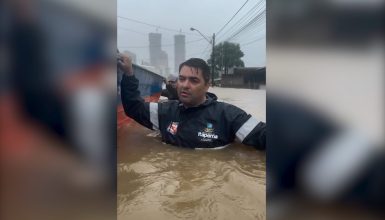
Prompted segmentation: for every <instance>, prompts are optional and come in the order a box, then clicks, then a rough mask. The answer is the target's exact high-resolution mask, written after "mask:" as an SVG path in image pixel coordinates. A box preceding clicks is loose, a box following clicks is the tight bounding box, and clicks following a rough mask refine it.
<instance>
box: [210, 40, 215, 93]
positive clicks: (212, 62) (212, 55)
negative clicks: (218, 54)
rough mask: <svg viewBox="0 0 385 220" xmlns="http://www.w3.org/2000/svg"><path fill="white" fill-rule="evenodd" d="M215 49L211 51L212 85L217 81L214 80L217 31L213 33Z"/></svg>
mask: <svg viewBox="0 0 385 220" xmlns="http://www.w3.org/2000/svg"><path fill="white" fill-rule="evenodd" d="M212 45H213V51H212V52H211V85H212V86H213V87H214V86H215V82H214V71H215V55H214V47H215V33H214V34H213V41H212Z"/></svg>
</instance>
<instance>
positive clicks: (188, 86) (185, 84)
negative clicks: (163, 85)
mask: <svg viewBox="0 0 385 220" xmlns="http://www.w3.org/2000/svg"><path fill="white" fill-rule="evenodd" d="M180 86H181V87H182V88H190V82H189V81H188V80H184V81H183V82H181V83H180Z"/></svg>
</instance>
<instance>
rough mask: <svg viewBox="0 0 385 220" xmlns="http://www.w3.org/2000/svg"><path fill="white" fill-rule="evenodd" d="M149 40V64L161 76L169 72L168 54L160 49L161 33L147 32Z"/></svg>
mask: <svg viewBox="0 0 385 220" xmlns="http://www.w3.org/2000/svg"><path fill="white" fill-rule="evenodd" d="M148 39H149V42H150V64H151V66H154V67H155V68H156V69H157V70H158V72H159V73H160V74H161V75H162V76H166V75H168V74H169V73H170V69H169V67H168V55H167V53H166V52H165V51H163V50H162V34H160V33H149V34H148Z"/></svg>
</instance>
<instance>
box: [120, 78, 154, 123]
mask: <svg viewBox="0 0 385 220" xmlns="http://www.w3.org/2000/svg"><path fill="white" fill-rule="evenodd" d="M138 84H139V81H138V79H137V78H136V77H135V76H127V75H125V74H124V75H123V78H122V81H121V84H120V87H121V99H122V104H123V108H124V112H125V113H126V115H127V116H128V117H130V118H132V119H134V120H135V121H136V122H138V123H139V124H141V125H143V126H145V127H147V128H149V129H158V127H159V126H158V124H159V122H158V103H149V102H145V101H144V100H143V98H142V97H140V92H139V90H138Z"/></svg>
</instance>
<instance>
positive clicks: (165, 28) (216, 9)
mask: <svg viewBox="0 0 385 220" xmlns="http://www.w3.org/2000/svg"><path fill="white" fill-rule="evenodd" d="M246 1H247V0H242V1H240V0H237V1H236V0H140V1H138V0H117V16H118V18H117V25H118V27H117V29H118V33H117V37H118V48H119V50H120V51H124V50H129V51H131V52H133V53H135V54H136V55H137V62H138V63H140V62H141V61H142V60H144V61H147V62H149V57H150V56H149V48H148V45H149V41H148V33H150V32H157V33H161V34H162V50H164V51H166V53H167V54H168V65H169V67H170V68H171V71H173V69H174V46H173V44H174V42H173V41H174V35H175V34H178V30H179V31H182V34H185V36H186V59H188V58H190V57H200V58H203V59H205V60H207V59H208V58H209V56H210V53H211V45H209V43H208V42H207V41H206V40H204V39H202V37H201V36H200V35H199V33H197V32H196V31H190V27H194V28H196V29H198V30H199V31H200V32H201V33H202V34H204V35H206V36H207V38H209V39H211V38H212V35H213V33H218V32H219V31H220V30H221V28H222V27H223V26H224V25H225V24H226V23H227V22H228V21H229V20H230V19H231V18H232V17H233V16H234V14H235V13H236V12H237V11H238V10H239V9H240V8H241V7H242V5H244V3H245V2H246ZM265 8H266V4H265V0H249V1H247V3H246V4H245V5H244V6H243V8H242V9H241V10H240V11H239V12H238V14H237V15H236V16H235V17H234V18H233V19H232V21H231V22H230V23H229V24H228V25H227V26H225V28H224V29H223V30H222V31H220V32H219V34H217V35H216V44H218V43H220V42H222V41H224V40H226V39H227V38H229V37H231V36H232V35H234V34H235V33H237V32H239V34H237V35H236V36H234V37H233V38H232V39H230V42H235V43H239V44H240V45H241V50H242V51H243V52H244V54H245V56H244V57H243V58H242V60H243V61H244V62H245V66H248V67H260V66H265V62H266V59H265V57H266V38H265V36H266V24H265V23H266V19H265V15H266V13H265ZM253 19H254V20H253ZM134 20H135V21H134ZM143 23H146V24H147V25H146V24H143ZM247 23H249V24H250V25H246V24H247ZM151 25H155V26H159V28H156V27H154V26H151ZM242 28H243V30H242ZM200 39H201V40H200ZM190 41H192V42H190ZM174 72H175V71H174Z"/></svg>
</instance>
